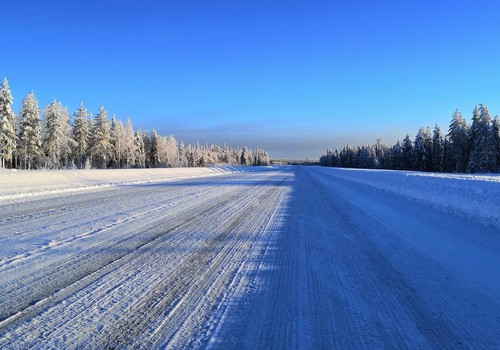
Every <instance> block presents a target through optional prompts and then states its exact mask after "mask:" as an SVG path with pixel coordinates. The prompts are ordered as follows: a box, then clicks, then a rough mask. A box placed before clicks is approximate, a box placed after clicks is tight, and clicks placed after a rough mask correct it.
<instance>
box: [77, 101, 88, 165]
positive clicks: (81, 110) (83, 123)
mask: <svg viewBox="0 0 500 350" xmlns="http://www.w3.org/2000/svg"><path fill="white" fill-rule="evenodd" d="M74 117H75V120H74V124H73V137H74V139H75V142H76V147H75V150H74V153H75V158H76V159H75V160H76V164H77V166H78V167H79V168H82V167H83V165H84V164H85V161H86V159H87V156H88V150H89V141H90V133H89V130H90V129H89V123H88V121H87V117H88V114H87V110H86V109H85V107H84V106H83V102H80V107H78V109H77V110H76V112H75V114H74Z"/></svg>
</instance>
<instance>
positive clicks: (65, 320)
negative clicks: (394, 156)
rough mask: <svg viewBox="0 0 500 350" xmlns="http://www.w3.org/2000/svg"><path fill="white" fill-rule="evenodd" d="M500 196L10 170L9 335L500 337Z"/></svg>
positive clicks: (306, 181) (426, 182)
mask: <svg viewBox="0 0 500 350" xmlns="http://www.w3.org/2000/svg"><path fill="white" fill-rule="evenodd" d="M214 175H217V176H214ZM499 198H500V178H499V177H498V176H481V177H474V176H466V175H442V174H439V175H438V174H423V173H416V172H387V171H362V170H345V169H332V168H319V167H275V168H273V167H263V168H251V169H244V168H236V169H235V168H206V169H158V170H147V169H146V170H108V171H94V170H93V171H59V172H49V171H47V172H45V171H39V172H38V171H32V172H23V171H18V172H11V171H2V172H0V348H2V349H19V348H23V349H24V348H30V347H33V348H88V349H104V348H113V347H118V348H173V349H182V348H213V349H261V348H274V349H319V348H324V349H331V348H366V349H373V348H439V349H441V348H449V349H457V348H485V349H494V348H500V337H499V336H498V334H500V268H499V266H500V224H499V222H500V221H499V216H500V199H499Z"/></svg>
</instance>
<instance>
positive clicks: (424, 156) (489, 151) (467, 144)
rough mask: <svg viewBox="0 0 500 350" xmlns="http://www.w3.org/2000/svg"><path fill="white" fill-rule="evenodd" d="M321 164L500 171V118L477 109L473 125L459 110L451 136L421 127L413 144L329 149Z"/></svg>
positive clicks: (464, 171)
mask: <svg viewBox="0 0 500 350" xmlns="http://www.w3.org/2000/svg"><path fill="white" fill-rule="evenodd" d="M320 165H323V166H330V167H343V168H362V169H392V170H416V171H429V172H457V173H498V172H500V119H499V117H498V116H496V117H495V118H493V119H492V118H491V117H490V113H489V111H488V108H487V107H486V106H483V105H479V106H475V107H474V110H473V112H472V121H471V124H470V125H469V123H468V122H467V120H466V119H465V118H464V117H463V116H462V114H461V113H460V111H458V110H456V111H455V113H453V116H452V118H451V122H450V125H449V129H448V133H447V134H443V132H442V131H441V129H440V127H439V126H438V125H436V126H435V127H434V130H433V131H432V132H431V129H430V128H429V127H427V128H423V127H421V128H420V129H419V130H418V132H417V135H416V136H415V139H414V140H413V141H412V140H411V139H410V136H409V135H408V134H407V135H406V137H405V138H404V139H403V142H401V141H399V140H398V141H397V142H396V144H395V145H393V146H386V145H385V144H384V143H383V142H382V140H381V139H378V140H377V141H376V143H375V144H374V145H362V146H351V145H346V146H345V147H344V148H342V149H340V150H339V149H335V150H333V151H332V150H329V149H328V150H327V152H326V154H324V155H322V156H321V157H320Z"/></svg>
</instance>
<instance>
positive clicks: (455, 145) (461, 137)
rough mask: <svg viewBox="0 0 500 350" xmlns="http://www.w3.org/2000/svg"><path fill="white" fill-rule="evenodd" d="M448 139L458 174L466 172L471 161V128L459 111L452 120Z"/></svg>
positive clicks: (456, 111)
mask: <svg viewBox="0 0 500 350" xmlns="http://www.w3.org/2000/svg"><path fill="white" fill-rule="evenodd" d="M448 138H449V141H450V146H451V155H452V158H453V160H454V163H455V171H456V172H465V171H466V170H467V162H468V159H469V126H468V124H467V121H466V120H465V119H464V117H462V114H461V113H460V111H459V110H458V109H457V110H455V113H453V116H452V118H451V122H450V128H449V131H448Z"/></svg>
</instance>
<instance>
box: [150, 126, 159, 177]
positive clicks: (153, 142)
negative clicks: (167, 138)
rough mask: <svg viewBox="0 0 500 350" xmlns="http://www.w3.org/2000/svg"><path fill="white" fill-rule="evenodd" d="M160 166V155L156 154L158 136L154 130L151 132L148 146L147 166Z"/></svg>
mask: <svg viewBox="0 0 500 350" xmlns="http://www.w3.org/2000/svg"><path fill="white" fill-rule="evenodd" d="M159 165H160V155H159V152H158V134H157V133H156V130H155V129H153V130H152V131H151V138H150V144H149V166H150V167H151V168H157V167H158V166H159Z"/></svg>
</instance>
